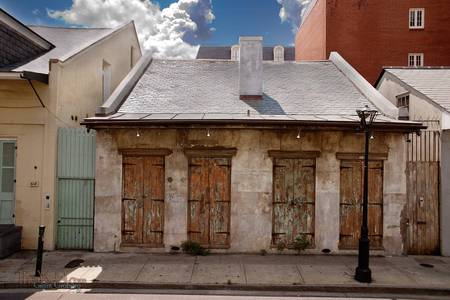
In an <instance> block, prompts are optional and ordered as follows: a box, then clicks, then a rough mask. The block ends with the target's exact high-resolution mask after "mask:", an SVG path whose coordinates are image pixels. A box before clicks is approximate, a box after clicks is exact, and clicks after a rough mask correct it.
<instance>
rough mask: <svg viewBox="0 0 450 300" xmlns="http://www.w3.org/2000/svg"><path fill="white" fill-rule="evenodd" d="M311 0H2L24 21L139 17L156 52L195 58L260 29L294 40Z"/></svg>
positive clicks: (73, 22) (269, 40)
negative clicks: (202, 48) (202, 49)
mask: <svg viewBox="0 0 450 300" xmlns="http://www.w3.org/2000/svg"><path fill="white" fill-rule="evenodd" d="M309 1H310V0H40V1H27V0H0V6H1V7H2V8H3V9H5V10H6V11H8V12H9V13H10V14H12V15H13V16H15V17H16V18H17V19H19V20H21V21H22V22H23V23H25V24H30V25H31V24H36V25H49V26H67V27H106V28H114V27H117V26H120V25H121V24H124V23H127V22H129V21H130V20H134V22H135V25H136V31H137V35H138V37H139V40H140V43H141V46H142V48H143V49H144V51H145V52H149V53H151V54H152V55H153V57H155V58H174V59H189V58H195V56H196V54H197V51H198V47H199V45H233V44H237V43H238V40H239V36H241V35H260V36H263V38H264V44H265V45H279V44H281V45H286V46H292V45H293V44H294V37H295V31H296V29H297V26H298V24H299V22H300V18H301V17H300V16H301V12H302V11H304V9H305V7H306V6H307V3H308V2H309Z"/></svg>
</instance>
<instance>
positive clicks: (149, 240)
mask: <svg viewBox="0 0 450 300" xmlns="http://www.w3.org/2000/svg"><path fill="white" fill-rule="evenodd" d="M164 198H165V197H164V157H162V156H147V157H145V163H144V216H143V218H144V220H143V221H144V229H143V243H144V244H148V245H150V246H153V247H160V246H162V245H163V233H164Z"/></svg>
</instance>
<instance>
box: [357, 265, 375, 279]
mask: <svg viewBox="0 0 450 300" xmlns="http://www.w3.org/2000/svg"><path fill="white" fill-rule="evenodd" d="M355 279H356V280H357V281H359V282H364V283H371V282H372V271H371V270H370V269H369V268H367V269H366V268H364V269H363V268H360V267H357V268H356V272H355Z"/></svg>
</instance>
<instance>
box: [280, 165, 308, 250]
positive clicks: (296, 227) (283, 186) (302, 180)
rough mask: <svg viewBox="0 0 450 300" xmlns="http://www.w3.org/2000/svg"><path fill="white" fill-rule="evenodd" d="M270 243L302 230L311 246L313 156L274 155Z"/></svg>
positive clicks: (289, 240)
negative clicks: (301, 157)
mask: <svg viewBox="0 0 450 300" xmlns="http://www.w3.org/2000/svg"><path fill="white" fill-rule="evenodd" d="M273 178H274V184H273V227H272V244H273V245H277V244H278V243H279V242H284V243H286V244H287V246H288V247H290V246H291V245H292V243H293V242H294V241H295V238H296V237H297V236H298V235H299V234H304V235H305V236H306V237H307V238H308V239H309V241H310V243H311V245H313V246H314V203H315V160H314V159H297V158H295V159H294V158H275V160H274V177H273Z"/></svg>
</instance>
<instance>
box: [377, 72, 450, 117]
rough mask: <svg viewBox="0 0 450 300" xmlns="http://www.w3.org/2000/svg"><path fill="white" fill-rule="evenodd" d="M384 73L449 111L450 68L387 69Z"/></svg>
mask: <svg viewBox="0 0 450 300" xmlns="http://www.w3.org/2000/svg"><path fill="white" fill-rule="evenodd" d="M385 71H386V72H388V73H390V74H392V75H394V76H395V77H397V78H398V79H400V80H401V81H403V82H404V83H406V84H407V85H409V86H410V87H412V88H413V89H415V90H417V91H418V92H420V93H422V94H424V95H425V96H427V97H428V98H430V99H431V100H433V101H434V102H436V103H437V104H439V105H440V106H441V107H443V108H444V109H446V110H447V111H450V67H446V68H414V69H413V68H387V69H385Z"/></svg>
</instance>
